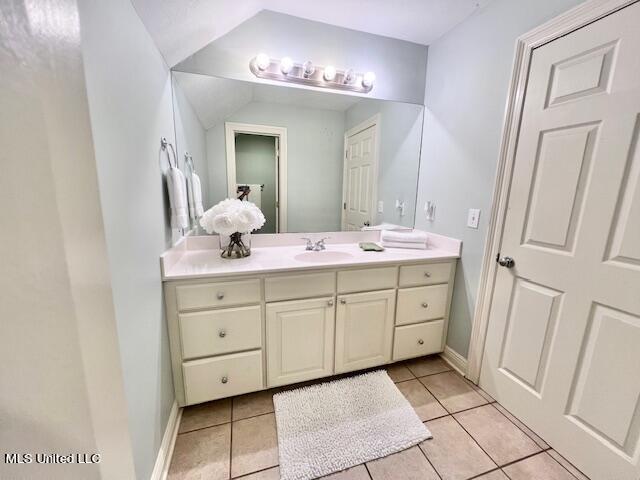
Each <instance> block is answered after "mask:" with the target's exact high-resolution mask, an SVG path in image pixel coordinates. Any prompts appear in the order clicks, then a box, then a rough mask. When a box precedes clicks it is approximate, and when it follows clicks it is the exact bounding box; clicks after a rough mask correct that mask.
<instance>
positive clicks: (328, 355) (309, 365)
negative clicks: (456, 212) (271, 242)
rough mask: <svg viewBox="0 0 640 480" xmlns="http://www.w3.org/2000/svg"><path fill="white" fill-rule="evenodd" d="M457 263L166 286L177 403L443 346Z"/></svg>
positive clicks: (245, 277)
mask: <svg viewBox="0 0 640 480" xmlns="http://www.w3.org/2000/svg"><path fill="white" fill-rule="evenodd" d="M455 264H456V260H455V259H451V258H447V259H438V260H431V261H421V262H414V263H411V262H405V263H398V264H393V263H389V262H387V263H385V264H383V265H379V264H373V265H368V266H366V267H362V266H361V267H358V268H355V267H345V268H337V267H334V268H326V267H325V268H301V269H299V270H294V271H290V272H287V273H260V274H255V273H252V274H246V275H234V276H229V277H225V276H216V277H215V278H210V279H209V278H199V279H189V280H167V281H165V283H164V291H165V302H166V312H167V322H168V331H169V341H170V346H171V359H172V367H173V373H174V386H175V391H176V399H177V402H178V404H179V405H180V406H185V405H192V404H196V403H201V402H205V401H209V400H215V399H218V398H224V397H229V396H233V395H239V394H242V393H248V392H252V391H258V390H262V389H265V388H271V387H277V386H281V385H287V384H292V383H297V382H302V381H306V380H312V379H315V378H321V377H327V376H330V375H334V374H339V373H344V372H350V371H356V370H361V369H365V368H372V367H377V366H381V365H385V364H388V363H391V362H394V361H399V360H404V359H407V358H412V357H419V356H423V355H428V354H431V353H437V352H441V351H442V350H443V349H444V344H445V339H446V335H447V325H448V317H449V305H450V303H451V292H452V287H453V279H454V272H455Z"/></svg>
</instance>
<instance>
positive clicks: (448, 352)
mask: <svg viewBox="0 0 640 480" xmlns="http://www.w3.org/2000/svg"><path fill="white" fill-rule="evenodd" d="M440 356H441V357H442V359H443V360H444V361H445V362H447V363H448V364H449V365H451V367H453V369H454V370H456V371H457V372H458V373H459V374H460V375H463V376H465V377H466V376H467V359H466V358H464V357H463V356H462V355H460V354H459V353H458V352H456V351H455V350H453V349H452V348H451V347H449V346H448V345H445V347H444V352H442V353H441V354H440Z"/></svg>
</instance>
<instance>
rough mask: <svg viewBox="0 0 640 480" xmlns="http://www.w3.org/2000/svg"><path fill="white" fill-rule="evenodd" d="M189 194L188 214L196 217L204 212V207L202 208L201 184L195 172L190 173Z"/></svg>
mask: <svg viewBox="0 0 640 480" xmlns="http://www.w3.org/2000/svg"><path fill="white" fill-rule="evenodd" d="M189 187H190V189H191V190H190V195H189V215H190V216H191V218H193V219H198V218H200V217H202V215H203V214H204V208H202V184H201V183H200V177H199V176H198V175H197V174H196V173H192V174H191V182H190V185H189Z"/></svg>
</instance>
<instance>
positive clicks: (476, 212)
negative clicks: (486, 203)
mask: <svg viewBox="0 0 640 480" xmlns="http://www.w3.org/2000/svg"><path fill="white" fill-rule="evenodd" d="M479 222H480V209H479V208H470V209H469V216H468V217H467V227H469V228H478V223H479Z"/></svg>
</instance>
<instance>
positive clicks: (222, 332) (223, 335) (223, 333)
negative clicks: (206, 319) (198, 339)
mask: <svg viewBox="0 0 640 480" xmlns="http://www.w3.org/2000/svg"><path fill="white" fill-rule="evenodd" d="M218 336H219V337H220V338H224V337H226V336H227V332H226V331H225V330H220V331H219V332H218Z"/></svg>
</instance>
